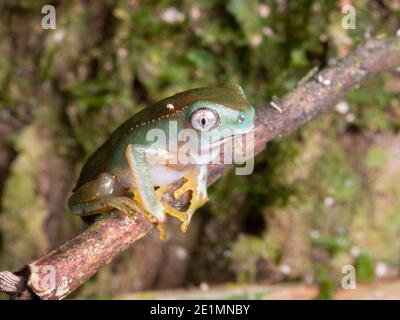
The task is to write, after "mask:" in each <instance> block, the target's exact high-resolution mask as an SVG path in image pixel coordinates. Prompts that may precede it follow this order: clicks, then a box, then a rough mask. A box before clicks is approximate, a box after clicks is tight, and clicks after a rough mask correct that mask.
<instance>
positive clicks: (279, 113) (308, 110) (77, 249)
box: [0, 38, 400, 299]
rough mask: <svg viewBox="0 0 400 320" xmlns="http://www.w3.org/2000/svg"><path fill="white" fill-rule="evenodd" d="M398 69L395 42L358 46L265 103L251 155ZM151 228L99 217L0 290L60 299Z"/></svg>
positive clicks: (138, 221)
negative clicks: (368, 81)
mask: <svg viewBox="0 0 400 320" xmlns="http://www.w3.org/2000/svg"><path fill="white" fill-rule="evenodd" d="M399 66H400V39H399V38H387V39H381V40H370V41H368V42H366V43H365V44H363V45H361V46H360V47H359V48H358V49H357V50H355V52H354V53H352V54H351V55H350V56H348V57H347V58H345V59H343V60H341V61H337V62H335V63H334V64H332V65H331V66H329V67H327V68H326V69H324V70H322V71H321V72H319V73H318V74H316V75H315V77H314V78H313V79H311V80H310V81H308V82H306V83H302V84H300V85H299V86H298V87H297V88H296V89H295V90H293V91H292V92H290V93H289V94H287V95H286V96H284V97H282V98H281V99H280V100H277V101H275V102H274V103H273V104H274V106H272V105H271V104H266V105H265V106H261V107H260V108H258V111H257V121H256V128H255V153H256V154H257V153H260V152H261V151H262V150H264V148H265V146H266V143H267V142H268V141H270V140H272V139H275V138H279V137H282V136H284V135H286V134H288V133H290V132H292V131H294V130H296V129H297V128H298V127H300V126H301V125H303V124H304V123H306V122H307V121H309V120H311V119H313V118H314V117H316V116H318V115H319V114H321V113H323V112H325V111H327V110H328V109H329V108H330V107H331V106H333V105H334V104H335V103H336V102H338V101H339V99H340V98H342V97H343V96H344V95H345V94H346V93H347V92H349V91H351V90H353V89H355V88H357V87H358V86H360V84H361V83H362V82H363V81H365V80H366V79H367V78H368V77H370V76H374V75H375V74H378V73H381V72H385V71H390V70H394V69H395V68H397V67H399ZM223 169H224V166H223V165H213V166H211V167H210V174H209V183H213V182H214V181H216V180H217V179H218V178H219V177H220V176H221V174H222V171H223ZM173 189H174V188H172V189H171V190H170V191H169V192H167V194H166V195H165V199H166V200H167V201H168V202H170V203H171V204H172V205H174V206H177V207H180V206H181V205H183V203H175V202H174V199H173V197H172V196H171V194H172V190H173ZM186 200H188V199H186ZM152 228H153V226H152V225H151V224H150V223H149V222H148V221H147V220H146V219H144V218H143V217H141V216H138V217H137V218H135V219H130V218H128V217H126V216H124V215H122V214H119V213H113V214H110V215H108V216H105V217H104V218H103V219H101V220H99V221H97V222H96V223H95V224H94V225H92V226H91V227H90V228H88V229H87V230H86V231H85V232H83V233H82V234H80V235H79V236H77V237H76V238H74V239H72V240H71V241H69V242H67V243H66V244H64V245H63V246H61V247H59V248H58V249H56V250H54V251H52V252H50V253H49V254H47V255H46V256H44V257H42V258H40V259H38V260H36V261H34V262H32V263H30V264H29V265H28V266H26V267H24V268H23V269H22V271H21V272H17V273H15V275H17V277H13V276H11V278H10V274H9V273H8V272H7V271H6V272H3V273H0V279H12V281H11V282H10V281H8V280H6V281H0V290H1V291H3V292H6V293H8V294H10V295H11V297H12V298H14V299H32V298H40V299H62V298H64V297H66V296H67V295H68V294H69V293H71V292H73V291H74V290H75V289H76V288H77V287H79V286H80V285H81V284H82V283H84V282H85V281H86V280H87V279H88V278H90V277H91V276H92V275H93V274H95V273H96V272H97V271H98V270H99V269H100V268H101V267H102V266H103V265H105V264H106V263H108V262H110V261H111V260H112V259H113V258H114V257H115V256H116V255H118V254H119V253H120V252H121V251H123V250H124V249H126V248H127V247H128V246H129V245H131V244H132V243H134V242H135V241H136V240H138V239H139V238H141V237H143V236H144V235H146V234H147V233H148V232H149V231H150V230H151V229H152ZM52 271H55V273H54V274H55V277H52ZM10 283H11V287H12V288H11V287H10ZM10 288H11V290H10Z"/></svg>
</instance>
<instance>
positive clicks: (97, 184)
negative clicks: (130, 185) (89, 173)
mask: <svg viewBox="0 0 400 320" xmlns="http://www.w3.org/2000/svg"><path fill="white" fill-rule="evenodd" d="M121 191H122V188H121V186H120V185H119V183H118V182H117V179H116V177H115V176H113V175H112V174H109V173H106V172H104V173H101V174H100V175H99V176H98V177H97V179H95V180H92V181H89V182H87V183H85V184H84V185H82V186H81V187H79V188H78V189H77V190H76V191H75V192H74V193H73V194H72V196H71V197H70V199H69V200H68V208H69V210H70V212H71V213H72V214H76V215H79V216H81V217H85V219H84V221H88V222H90V221H91V219H89V218H87V217H88V216H92V215H96V214H102V213H107V212H110V211H111V210H112V209H117V210H119V211H121V212H123V213H125V214H127V215H132V214H133V213H134V212H139V213H141V214H143V215H148V213H147V212H146V211H145V210H144V209H143V208H142V207H140V205H139V204H137V203H136V202H135V201H134V200H133V199H130V198H128V197H125V196H122V193H121Z"/></svg>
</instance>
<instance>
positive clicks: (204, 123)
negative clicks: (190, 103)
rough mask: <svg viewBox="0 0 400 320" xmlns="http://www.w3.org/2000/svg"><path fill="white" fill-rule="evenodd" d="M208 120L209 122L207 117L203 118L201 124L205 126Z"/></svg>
mask: <svg viewBox="0 0 400 320" xmlns="http://www.w3.org/2000/svg"><path fill="white" fill-rule="evenodd" d="M206 122H207V121H206V119H205V118H203V119H201V124H202V126H203V127H204V126H205V125H206Z"/></svg>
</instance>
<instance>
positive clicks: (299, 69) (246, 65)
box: [0, 0, 400, 299]
mask: <svg viewBox="0 0 400 320" xmlns="http://www.w3.org/2000/svg"><path fill="white" fill-rule="evenodd" d="M46 4H51V5H53V6H54V7H55V9H56V29H54V30H51V29H50V30H44V29H43V28H42V24H41V21H42V18H43V16H44V15H43V14H42V13H41V10H42V7H43V6H44V5H46ZM344 5H352V6H353V7H354V8H355V13H356V22H355V23H356V25H355V29H347V30H346V29H345V28H343V27H342V20H343V18H344V17H345V14H343V13H342V7H343V6H344ZM399 28H400V1H397V0H390V1H389V0H371V1H361V0H359V1H358V0H354V1H351V0H347V1H345V0H343V1H312V0H300V1H289V0H274V1H273V0H269V1H256V0H249V1H241V0H229V1H218V0H217V1H212V0H203V1H193V0H186V1H173V0H163V1H139V0H125V1H123V0H121V1H107V0H103V1H83V0H82V1H31V0H26V1H25V0H21V1H16V0H11V1H10V0H8V1H1V2H0V136H1V138H0V208H1V209H0V270H16V269H18V268H19V267H21V266H22V265H23V264H25V263H28V262H30V261H31V260H32V259H35V258H38V257H40V256H41V255H43V254H44V253H46V252H48V251H49V250H51V249H53V248H55V247H57V246H59V245H60V244H62V243H63V242H65V241H67V240H69V239H71V238H72V237H73V236H75V235H77V234H78V233H80V232H81V231H82V230H84V229H85V225H84V224H83V223H82V222H81V219H79V218H78V217H72V216H70V215H69V214H68V212H67V211H66V208H65V202H66V199H67V198H68V196H69V195H70V192H71V189H72V187H73V186H74V183H75V182H76V179H77V176H78V174H79V172H80V169H81V167H82V165H83V163H84V161H85V159H86V158H87V157H88V156H89V155H90V154H91V153H92V152H93V151H94V150H95V149H96V148H97V147H98V146H99V145H100V144H101V143H102V142H103V141H104V140H105V138H106V137H107V136H108V135H109V134H110V133H111V132H112V131H113V130H114V129H115V128H116V127H117V126H118V125H119V124H120V123H121V122H123V121H124V120H125V119H127V118H128V117H130V116H131V115H133V114H134V113H136V112H137V111H138V110H140V109H142V108H144V107H146V106H148V105H150V104H151V103H153V102H156V101H157V100H159V99H161V98H163V97H166V96H168V95H171V94H173V93H176V92H178V91H182V90H186V89H189V88H193V87H198V86H204V85H209V84H212V83H215V82H218V81H230V82H235V83H239V84H241V85H242V87H243V88H244V91H245V92H246V95H247V96H248V98H249V100H250V101H251V102H252V104H253V105H255V106H260V105H263V104H266V103H267V102H268V101H270V100H271V99H272V98H273V97H274V96H280V95H283V94H285V93H287V92H288V91H290V90H291V89H293V88H294V87H295V86H296V84H297V83H298V82H299V81H300V80H301V79H302V78H303V77H304V76H305V75H306V74H307V73H308V72H309V71H310V70H311V69H312V68H314V67H324V66H325V65H327V64H328V63H329V61H330V60H331V59H333V58H340V57H343V56H345V55H347V54H348V53H349V52H351V51H352V50H353V49H354V47H355V46H356V45H357V44H358V43H360V42H362V41H363V40H364V39H365V38H368V37H370V36H382V35H385V34H387V35H393V34H395V33H396V30H398V29H399ZM399 89H400V77H399V75H396V74H386V75H383V76H381V77H378V78H374V79H371V81H369V82H368V83H367V84H365V85H364V86H362V87H361V88H359V89H358V90H356V91H354V92H351V93H350V94H349V95H348V96H347V97H346V99H344V100H343V101H342V102H340V103H339V104H338V105H336V106H335V108H334V109H333V111H332V112H330V113H329V114H326V115H323V116H322V117H320V118H318V119H317V120H314V121H312V122H311V123H308V124H307V125H305V126H304V127H303V128H301V130H298V131H296V132H295V133H293V134H291V135H290V136H288V137H285V138H282V139H280V140H279V141H274V142H271V143H270V144H269V145H268V147H267V150H266V151H265V152H264V153H263V154H261V155H259V156H258V157H257V158H256V166H255V171H254V173H253V174H252V175H250V176H235V174H234V172H233V171H232V172H228V173H227V174H225V175H224V176H223V178H222V179H220V180H219V181H218V182H217V183H216V184H215V185H213V186H212V187H211V190H210V193H211V195H210V201H209V203H208V204H207V205H206V206H205V207H203V208H202V209H201V210H199V211H198V212H197V214H196V215H195V217H194V220H193V222H192V224H191V225H190V228H189V232H188V233H187V234H186V235H182V234H181V233H180V231H179V224H178V223H177V222H176V221H173V219H170V223H169V229H170V230H169V232H168V235H169V238H168V240H167V241H164V242H162V241H160V240H159V238H158V234H157V232H153V233H152V234H150V235H148V236H147V237H145V238H144V239H142V240H140V241H139V242H137V243H136V244H135V245H134V246H132V247H131V248H129V249H128V250H126V251H125V252H124V253H123V254H121V255H120V256H118V257H117V259H115V260H114V261H112V262H111V263H110V264H109V265H107V266H106V267H105V268H103V269H102V270H101V271H100V272H99V273H98V274H97V275H95V276H94V277H93V278H92V279H90V280H89V281H88V282H87V283H85V284H84V285H83V286H82V287H81V288H80V289H79V290H77V291H76V292H75V293H74V294H73V295H72V296H71V297H70V298H75V299H82V298H92V299H94V298H97V299H99V298H101V299H103V298H105V299H111V298H140V297H146V298H153V297H166V296H171V297H183V298H184V297H202V298H212V297H219V298H226V299H233V298H238V297H239V298H254V299H261V298H272V297H274V298H289V299H290V298H299V297H300V298H307V299H308V298H323V299H329V298H340V297H342V298H351V297H361V296H362V294H365V295H367V296H368V297H370V298H379V297H386V296H385V294H389V295H390V294H392V295H393V294H394V295H396V294H397V298H400V279H399V280H397V279H398V277H399V271H400V269H399V267H400V265H399V262H400V242H399V231H400V185H399V183H398V182H399V180H400V101H399V95H400V90H399ZM344 265H353V266H354V267H355V269H356V272H357V290H347V291H344V290H343V289H341V285H340V284H341V280H342V278H343V276H344V274H343V273H342V268H343V266H344ZM397 281H399V282H397ZM396 286H397V287H396ZM176 288H179V289H178V290H176V291H175V290H172V289H176ZM377 288H378V289H377ZM388 288H389V289H388ZM396 288H398V290H397V291H396ZM363 290H364V291H363ZM144 291H145V292H146V293H143V292H144ZM352 295H353V296H352ZM1 297H2V298H5V296H1Z"/></svg>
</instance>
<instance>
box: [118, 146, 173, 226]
mask: <svg viewBox="0 0 400 320" xmlns="http://www.w3.org/2000/svg"><path fill="white" fill-rule="evenodd" d="M125 156H126V159H127V161H128V164H129V167H130V170H131V174H132V179H133V183H134V185H135V195H138V196H139V197H138V198H139V199H137V201H138V202H139V203H140V204H141V205H142V206H143V208H144V209H145V210H146V211H147V212H149V213H150V214H151V215H152V216H153V217H154V218H156V219H157V221H158V222H159V223H161V224H162V223H165V221H166V215H165V213H164V209H163V207H162V206H161V204H160V203H159V202H158V200H157V198H156V194H155V192H154V186H153V183H152V181H151V178H150V173H149V165H148V163H147V159H146V148H144V147H143V146H141V145H136V144H130V145H128V147H127V148H126V152H125Z"/></svg>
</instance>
